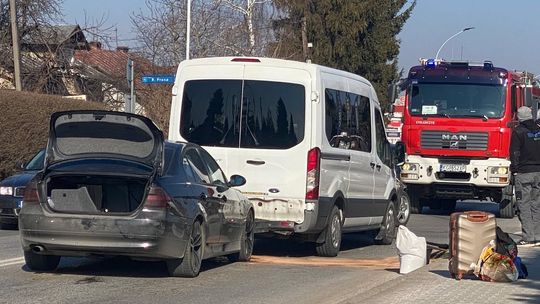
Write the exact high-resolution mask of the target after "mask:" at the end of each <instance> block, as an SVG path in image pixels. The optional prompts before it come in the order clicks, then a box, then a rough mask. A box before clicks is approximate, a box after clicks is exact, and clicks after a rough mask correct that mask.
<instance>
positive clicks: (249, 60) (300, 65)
mask: <svg viewBox="0 0 540 304" xmlns="http://www.w3.org/2000/svg"><path fill="white" fill-rule="evenodd" d="M214 64H230V65H248V64H259V65H263V66H278V67H286V68H293V69H301V70H309V71H314V72H316V71H324V72H327V73H332V74H335V75H340V76H343V77H348V78H352V79H357V80H361V81H362V82H365V83H366V84H368V85H369V86H371V87H372V85H371V82H370V81H369V80H367V79H366V78H364V77H362V76H360V75H357V74H354V73H350V72H346V71H343V70H338V69H334V68H330V67H326V66H322V65H318V64H313V63H306V62H301V61H294V60H285V59H276V58H267V57H242V56H237V57H207V58H197V59H190V60H184V61H182V62H181V63H180V66H179V69H180V67H188V66H197V65H199V66H200V65H214Z"/></svg>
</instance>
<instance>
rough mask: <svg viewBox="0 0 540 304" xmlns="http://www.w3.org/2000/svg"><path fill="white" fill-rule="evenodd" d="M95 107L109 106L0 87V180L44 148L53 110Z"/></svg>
mask: <svg viewBox="0 0 540 304" xmlns="http://www.w3.org/2000/svg"><path fill="white" fill-rule="evenodd" d="M93 109H105V110H106V109H107V107H106V106H105V105H104V104H101V103H97V102H90V101H84V100H77V99H73V98H62V97H60V96H57V95H43V94H35V93H28V92H17V91H13V90H0V179H2V178H4V177H6V176H9V175H11V174H13V173H14V172H15V171H16V170H17V169H16V168H15V163H16V162H17V161H25V162H26V161H29V160H30V157H32V155H34V154H35V153H36V152H37V151H38V150H39V149H41V148H43V147H45V145H46V144H47V134H48V132H49V118H50V116H51V114H52V113H54V112H58V111H66V110H93Z"/></svg>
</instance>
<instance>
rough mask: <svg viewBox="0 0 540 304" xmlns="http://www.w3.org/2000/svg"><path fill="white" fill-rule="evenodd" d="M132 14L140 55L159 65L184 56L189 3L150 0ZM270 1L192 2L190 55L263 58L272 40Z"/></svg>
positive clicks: (200, 0) (176, 61) (173, 0)
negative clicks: (144, 9) (187, 4)
mask: <svg viewBox="0 0 540 304" xmlns="http://www.w3.org/2000/svg"><path fill="white" fill-rule="evenodd" d="M146 6H147V9H146V11H145V12H143V11H140V12H139V13H137V14H135V15H133V16H132V18H131V19H132V23H133V26H134V27H135V31H136V32H137V38H138V41H139V47H140V51H141V52H142V53H144V55H145V56H146V57H147V58H150V59H152V61H153V62H154V63H156V64H160V65H176V64H178V63H179V62H180V61H181V60H183V59H184V58H185V38H186V37H185V33H186V1H177V0H147V2H146ZM273 13H274V8H273V2H272V1H271V0H193V1H192V18H191V21H192V23H191V40H192V44H191V46H192V49H191V50H190V52H191V54H190V55H191V56H190V57H194V58H196V57H206V56H225V55H264V54H265V48H266V45H267V43H266V42H268V41H269V40H270V39H272V38H273V36H272V29H271V19H272V15H273Z"/></svg>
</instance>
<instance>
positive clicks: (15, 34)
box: [9, 0, 22, 91]
mask: <svg viewBox="0 0 540 304" xmlns="http://www.w3.org/2000/svg"><path fill="white" fill-rule="evenodd" d="M9 12H10V19H11V20H10V21H11V40H12V43H13V65H14V68H15V71H14V73H13V76H14V77H13V78H15V89H16V90H17V91H21V90H22V84H21V52H20V49H19V48H20V45H19V29H18V28H17V7H16V6H15V0H9Z"/></svg>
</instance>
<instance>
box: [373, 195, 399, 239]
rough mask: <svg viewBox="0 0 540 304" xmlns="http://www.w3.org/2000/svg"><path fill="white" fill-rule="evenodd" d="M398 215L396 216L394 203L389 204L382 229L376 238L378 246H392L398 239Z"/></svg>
mask: <svg viewBox="0 0 540 304" xmlns="http://www.w3.org/2000/svg"><path fill="white" fill-rule="evenodd" d="M396 227H397V226H396V215H395V214H394V203H391V204H388V208H387V209H386V213H385V215H384V219H383V222H382V226H381V229H379V232H378V233H377V236H376V237H375V244H377V245H391V244H392V242H393V241H394V240H395V239H396V234H397V229H396Z"/></svg>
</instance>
